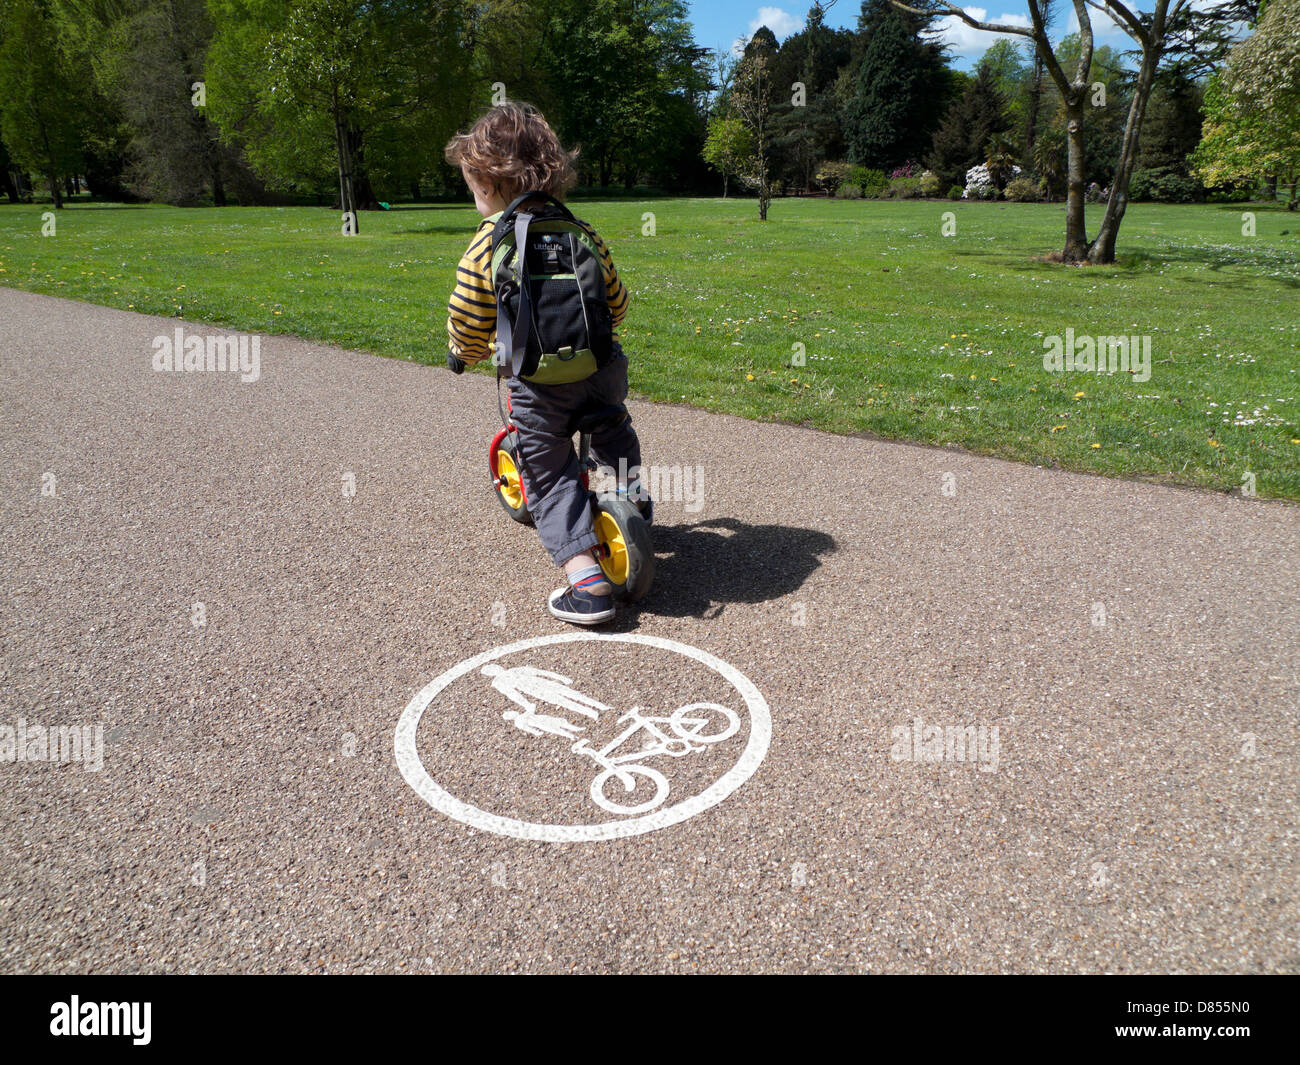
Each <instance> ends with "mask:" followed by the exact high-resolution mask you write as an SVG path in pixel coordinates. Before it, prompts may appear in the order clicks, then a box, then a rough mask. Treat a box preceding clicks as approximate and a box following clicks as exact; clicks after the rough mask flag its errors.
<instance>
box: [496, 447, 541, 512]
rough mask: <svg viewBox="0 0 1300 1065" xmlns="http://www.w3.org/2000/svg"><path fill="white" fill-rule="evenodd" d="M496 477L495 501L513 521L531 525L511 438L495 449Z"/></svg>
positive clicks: (517, 458) (516, 454) (516, 455)
mask: <svg viewBox="0 0 1300 1065" xmlns="http://www.w3.org/2000/svg"><path fill="white" fill-rule="evenodd" d="M496 459H497V463H496V465H497V476H496V482H495V484H494V486H493V487H494V488H495V489H496V493H497V499H499V500H500V501H501V506H502V507H504V508H505V511H506V513H507V514H509V515H510V516H511V517H512V518H514V520H515V521H517V522H519V523H520V524H522V525H529V524H531V523H532V520H533V516H532V515H531V514H530V513H529V512H528V504H527V502H526V501H525V499H524V482H523V477H522V476H521V475H520V473H519V455H518V453H517V452H516V451H515V442H514V440H513V439H512V438H511V437H506V439H505V440H503V441H502V442H501V444H500V445H499V446H498V447H497V454H496Z"/></svg>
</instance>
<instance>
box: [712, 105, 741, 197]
mask: <svg viewBox="0 0 1300 1065" xmlns="http://www.w3.org/2000/svg"><path fill="white" fill-rule="evenodd" d="M752 154H753V142H752V140H751V139H750V135H749V130H748V129H747V128H746V126H745V123H744V122H743V121H742V120H741V119H740V118H738V117H736V116H734V115H714V117H713V118H711V119H709V135H708V137H707V138H706V139H705V141H704V159H705V161H706V162H707V163H708V164H709V165H710V166H711V167H713V169H715V170H716V171H718V173H720V174H721V175H722V198H723V199H724V200H725V199H726V198H727V182H728V180H729V179H730V178H732V177H735V176H737V175H739V174H740V173H742V172H743V170H744V168H745V162H746V160H747V159H748V158H749V157H750V156H751V155H752Z"/></svg>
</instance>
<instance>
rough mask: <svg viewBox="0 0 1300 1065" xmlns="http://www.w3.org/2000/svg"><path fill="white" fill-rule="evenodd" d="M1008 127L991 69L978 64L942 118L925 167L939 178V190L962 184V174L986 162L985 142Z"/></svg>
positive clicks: (964, 178) (983, 64) (986, 143)
mask: <svg viewBox="0 0 1300 1065" xmlns="http://www.w3.org/2000/svg"><path fill="white" fill-rule="evenodd" d="M1010 127H1011V124H1010V122H1009V121H1008V119H1007V113H1006V101H1005V100H1004V99H1003V97H1002V93H1000V92H999V91H998V87H997V79H996V77H995V75H994V73H993V69H992V67H991V66H990V65H989V64H988V63H981V64H980V68H979V72H978V74H977V75H976V77H975V79H974V80H973V81H972V82H971V83H970V84H969V85H968V86H967V87H966V91H965V92H964V93H963V94H962V97H961V99H960V100H957V101H956V102H954V103H953V105H952V106H951V107H950V108H949V109H948V113H947V114H946V115H945V116H944V119H943V122H942V124H941V125H940V126H939V129H938V132H936V133H935V135H934V144H933V147H932V148H931V151H930V155H929V157H928V158H927V159H926V165H927V166H928V167H929V168H930V169H931V170H933V171H934V172H935V173H936V174H937V175H938V176H939V181H940V185H941V187H942V188H945V189H946V188H949V187H950V186H952V185H964V184H965V183H966V171H967V170H969V169H970V168H971V167H973V166H979V164H980V163H983V162H984V161H985V160H986V158H987V151H988V146H989V141H990V140H992V139H993V137H994V136H995V135H996V134H999V133H1005V132H1006V131H1007V130H1008V129H1010Z"/></svg>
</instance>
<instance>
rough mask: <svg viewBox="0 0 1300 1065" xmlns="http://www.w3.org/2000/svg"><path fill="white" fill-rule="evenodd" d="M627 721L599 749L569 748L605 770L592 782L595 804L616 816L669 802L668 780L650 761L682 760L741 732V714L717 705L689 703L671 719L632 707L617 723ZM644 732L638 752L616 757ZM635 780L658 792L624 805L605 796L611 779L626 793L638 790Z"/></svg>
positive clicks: (582, 745) (580, 745) (584, 742)
mask: <svg viewBox="0 0 1300 1065" xmlns="http://www.w3.org/2000/svg"><path fill="white" fill-rule="evenodd" d="M624 723H626V725H627V727H626V728H624V729H623V731H622V732H621V733H619V735H618V736H616V737H615V738H614V739H613V740H611V741H610V742H609V743H607V744H606V745H605V746H604V747H602V748H600V750H596V749H595V748H594V747H592V746H591V744H590V743H589V742H588V741H587V740H579V741H578V742H577V743H575V744H574V745H573V746H572V747H570V748H569V749H570V750H571V751H573V753H574V754H582V755H586V756H587V757H588V758H590V759H591V760H592V761H594V762H595V763H596V764H597V765H599V766H601V767H602V771H601V773H600V774H598V775H597V777H596V779H595V780H593V781H592V782H591V801H592V802H594V803H595V804H596V805H597V806H599V807H600V808H601V809H602V810H608V811H609V812H610V813H612V814H641V813H645V812H646V811H648V810H654V809H656V808H657V807H658V806H660V805H661V804H662V803H663V801H664V800H665V799H666V798H668V778H667V777H665V776H664V775H663V774H662V773H661V772H659V770H657V769H655V768H654V767H652V766H648V765H645V764H643V763H644V762H645V761H646V760H647V759H649V758H657V757H659V756H660V755H667V756H669V757H670V758H684V757H685V756H686V755H688V754H693V753H694V752H696V751H702V750H704V749H705V748H706V747H708V746H709V745H710V744H714V743H721V742H722V741H723V740H725V739H729V738H730V737H732V736H734V735H735V734H736V733H737V732H738V731H740V716H739V715H738V714H737V713H736V712H735V711H734V710H731V709H729V708H727V707H725V706H722V705H721V704H719V703H691V704H689V705H687V706H682V707H679V708H678V709H676V710H674V711H673V712H672V714H671V715H670V716H668V717H646V716H644V715H643V714H642V713H641V711H640V709H639V708H638V707H635V706H634V707H632V709H631V710H629V711H628V712H627V713H626V714H624V715H623V716H622V717H620V718H619V719H618V724H620V725H622V724H624ZM660 725H667V726H668V728H669V729H670V730H671V734H670V733H668V732H664V730H663V729H661V728H659V726H660ZM642 731H644V732H645V735H644V736H642V737H641V740H642V743H643V746H642V747H641V748H640V749H639V750H634V751H629V752H627V753H625V754H618V755H616V754H615V753H614V752H615V751H617V750H618V749H619V748H620V747H622V746H623V744H624V743H625V742H627V741H628V740H631V739H632V737H634V736H636V734H637V733H638V732H642ZM637 777H643V778H644V779H646V780H648V781H649V782H650V783H651V784H652V785H653V786H654V789H655V790H654V794H653V795H652V796H651V797H650V798H648V799H646V800H645V801H644V802H640V803H633V804H632V805H625V804H623V803H620V802H617V801H616V800H615V799H611V798H609V796H608V795H606V793H605V788H606V785H607V784H609V782H610V781H611V780H617V781H619V782H620V783H621V784H622V785H623V790H624V792H625V793H628V794H630V793H632V792H634V791H636V787H637ZM615 794H617V791H615Z"/></svg>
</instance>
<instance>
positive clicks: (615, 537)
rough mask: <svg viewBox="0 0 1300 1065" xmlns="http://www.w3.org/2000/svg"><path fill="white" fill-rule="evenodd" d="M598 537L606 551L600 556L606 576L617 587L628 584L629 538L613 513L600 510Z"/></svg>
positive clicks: (597, 516) (598, 515) (597, 522)
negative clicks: (627, 538) (624, 534)
mask: <svg viewBox="0 0 1300 1065" xmlns="http://www.w3.org/2000/svg"><path fill="white" fill-rule="evenodd" d="M595 526H596V539H598V540H599V541H600V546H601V547H602V548H604V551H603V552H602V553H601V556H600V568H601V569H602V570H604V571H605V578H606V579H607V580H608V581H609V583H610V584H612V585H614V586H615V587H622V586H623V585H625V584H627V571H628V558H627V540H626V538H625V537H624V536H623V530H622V529H620V528H619V526H618V522H617V521H616V520H615V519H614V517H613V515H611V514H609V513H608V512H607V511H604V510H602V511H600V512H599V513H598V514H597V515H596V521H595Z"/></svg>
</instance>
